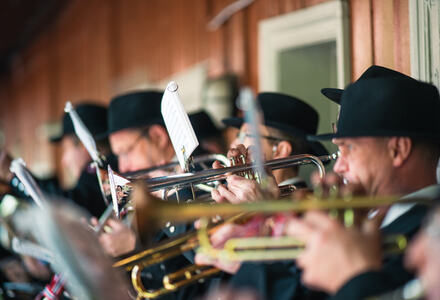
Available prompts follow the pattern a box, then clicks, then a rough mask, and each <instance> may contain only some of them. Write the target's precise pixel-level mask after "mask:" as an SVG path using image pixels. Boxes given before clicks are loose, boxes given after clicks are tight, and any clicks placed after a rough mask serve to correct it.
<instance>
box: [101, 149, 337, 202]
mask: <svg viewBox="0 0 440 300" xmlns="http://www.w3.org/2000/svg"><path fill="white" fill-rule="evenodd" d="M337 157H338V154H337V153H333V154H330V155H323V156H320V157H316V156H313V155H310V154H300V155H293V156H289V157H286V158H279V159H274V160H269V161H267V162H265V163H264V167H265V168H268V169H271V170H277V169H282V168H290V167H294V166H301V165H308V164H314V165H315V166H316V167H317V168H318V170H319V173H320V176H321V177H323V176H324V174H325V167H324V165H323V163H325V162H328V161H331V160H336V159H337ZM232 164H234V162H232ZM254 167H255V165H254V164H253V163H243V164H241V165H232V166H230V167H226V168H221V169H209V170H203V171H200V172H196V173H184V174H178V175H172V176H164V177H156V178H150V179H146V180H145V183H146V184H147V187H148V189H149V190H150V192H155V191H159V190H162V191H163V193H164V195H168V192H169V191H171V190H174V191H175V194H176V196H177V201H178V202H181V201H180V198H179V192H178V191H179V190H181V189H183V188H186V187H190V188H191V190H192V191H193V193H192V194H193V195H192V197H193V198H192V199H190V200H191V201H195V200H200V199H196V197H195V193H194V187H197V188H200V189H202V190H205V191H208V192H209V191H210V189H209V187H207V186H206V184H207V183H213V182H214V183H219V182H220V181H221V180H224V179H226V177H227V176H228V175H229V174H231V173H234V174H235V173H237V174H240V175H244V176H245V177H247V178H251V179H257V178H258V174H255V173H252V170H253V168H254ZM109 176H115V177H117V178H118V180H119V181H120V182H125V184H119V185H118V184H116V185H110V189H112V194H113V195H114V197H116V199H113V201H115V202H117V203H119V204H123V205H125V203H127V198H128V196H129V194H130V192H131V190H132V186H131V182H130V180H128V179H127V178H124V177H122V176H120V175H118V174H116V173H112V174H109ZM214 186H215V185H214ZM212 188H214V187H211V189H212ZM279 188H280V191H281V194H282V196H286V195H288V194H290V193H291V192H292V191H294V190H295V189H296V188H295V186H292V185H285V186H280V187H279ZM163 198H164V199H165V200H166V199H167V197H166V196H165V197H163ZM185 200H187V199H185Z"/></svg>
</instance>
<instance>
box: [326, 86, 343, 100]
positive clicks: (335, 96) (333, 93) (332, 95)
mask: <svg viewBox="0 0 440 300" xmlns="http://www.w3.org/2000/svg"><path fill="white" fill-rule="evenodd" d="M343 92H344V90H342V89H334V88H325V89H321V94H323V95H324V96H326V97H327V98H328V99H330V100H332V101H333V102H335V103H337V104H341V97H342V93H343Z"/></svg>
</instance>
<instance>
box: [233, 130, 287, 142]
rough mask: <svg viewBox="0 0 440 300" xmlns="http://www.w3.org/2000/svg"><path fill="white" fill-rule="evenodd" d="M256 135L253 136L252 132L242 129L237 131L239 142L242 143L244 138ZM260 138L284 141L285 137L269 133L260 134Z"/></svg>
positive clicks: (253, 137)
mask: <svg viewBox="0 0 440 300" xmlns="http://www.w3.org/2000/svg"><path fill="white" fill-rule="evenodd" d="M256 137H257V136H255V135H254V134H250V133H247V132H244V131H239V132H238V133H237V139H238V140H239V141H240V142H241V143H243V142H244V139H245V138H252V139H255V138H256ZM260 138H262V139H267V140H270V141H274V142H279V141H285V140H286V139H283V138H277V137H273V136H270V135H260Z"/></svg>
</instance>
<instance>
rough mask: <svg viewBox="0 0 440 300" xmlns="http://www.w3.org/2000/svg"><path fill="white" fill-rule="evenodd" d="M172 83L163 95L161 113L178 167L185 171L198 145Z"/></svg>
mask: <svg viewBox="0 0 440 300" xmlns="http://www.w3.org/2000/svg"><path fill="white" fill-rule="evenodd" d="M177 89H178V86H177V84H176V83H175V82H174V81H171V82H170V83H168V85H167V88H166V89H165V92H164V94H163V98H162V104H161V112H162V117H163V119H164V121H165V126H166V128H167V131H168V134H169V136H170V138H171V142H172V143H173V147H174V151H175V152H176V155H177V159H178V160H179V164H180V167H181V168H182V170H185V169H186V167H187V163H188V159H189V157H190V156H191V154H192V153H193V151H194V150H195V149H196V148H197V146H198V145H199V141H198V140H197V137H196V134H195V132H194V129H193V127H192V125H191V122H190V121H189V118H188V114H187V113H186V111H185V109H184V108H183V105H182V102H181V101H180V98H179V94H178V93H177Z"/></svg>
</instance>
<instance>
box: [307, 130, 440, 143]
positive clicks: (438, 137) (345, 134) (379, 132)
mask: <svg viewBox="0 0 440 300" xmlns="http://www.w3.org/2000/svg"><path fill="white" fill-rule="evenodd" d="M389 136H406V137H412V138H420V139H427V140H433V141H435V140H440V134H438V133H430V132H427V133H422V132H411V131H394V130H377V131H358V132H337V133H326V134H318V135H308V136H307V139H308V140H309V141H311V142H317V141H326V140H331V139H337V138H360V137H389Z"/></svg>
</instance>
